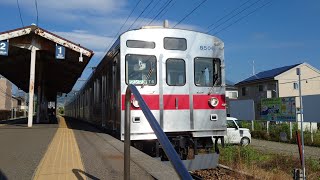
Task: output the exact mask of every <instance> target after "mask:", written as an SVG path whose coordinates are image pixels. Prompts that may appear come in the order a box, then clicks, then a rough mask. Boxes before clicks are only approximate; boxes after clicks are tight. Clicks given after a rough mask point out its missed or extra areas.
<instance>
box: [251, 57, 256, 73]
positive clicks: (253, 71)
mask: <svg viewBox="0 0 320 180" xmlns="http://www.w3.org/2000/svg"><path fill="white" fill-rule="evenodd" d="M255 74H256V73H255V70H254V60H252V75H255Z"/></svg>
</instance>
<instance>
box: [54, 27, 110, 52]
mask: <svg viewBox="0 0 320 180" xmlns="http://www.w3.org/2000/svg"><path fill="white" fill-rule="evenodd" d="M52 32H53V33H54V34H57V35H59V36H61V37H63V38H65V39H68V40H71V41H72V42H74V43H77V44H80V45H81V46H84V47H86V48H89V49H91V50H93V51H97V52H99V51H102V50H104V49H105V48H106V47H107V46H108V45H109V44H110V42H111V41H112V40H113V37H106V36H102V35H97V34H92V33H89V32H88V31H85V30H73V31H71V32H64V31H52ZM95 54H96V53H95Z"/></svg>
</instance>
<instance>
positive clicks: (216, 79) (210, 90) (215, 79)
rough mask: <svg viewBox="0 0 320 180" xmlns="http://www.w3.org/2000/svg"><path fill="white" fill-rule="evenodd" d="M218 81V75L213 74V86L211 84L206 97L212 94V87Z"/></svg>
mask: <svg viewBox="0 0 320 180" xmlns="http://www.w3.org/2000/svg"><path fill="white" fill-rule="evenodd" d="M219 79H220V78H219V76H218V74H215V75H214V80H213V84H212V87H211V88H210V89H209V92H208V95H210V94H211V93H212V90H213V88H214V86H215V85H216V84H217V82H218V80H219Z"/></svg>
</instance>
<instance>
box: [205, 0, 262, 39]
mask: <svg viewBox="0 0 320 180" xmlns="http://www.w3.org/2000/svg"><path fill="white" fill-rule="evenodd" d="M260 1H262V0H257V1H255V2H253V3H252V4H250V5H249V6H247V7H246V8H244V9H242V10H241V11H239V12H238V13H237V14H235V15H233V16H231V17H230V18H228V19H227V20H225V21H223V22H222V23H220V24H218V26H215V27H214V28H212V29H210V30H209V31H208V32H207V33H210V32H211V31H213V30H215V29H217V28H218V27H220V26H221V25H223V24H225V23H226V22H228V21H229V20H231V19H232V18H234V17H235V16H237V15H239V14H241V13H243V12H244V11H246V10H247V9H249V8H250V7H252V6H253V5H255V4H257V3H258V2H260Z"/></svg>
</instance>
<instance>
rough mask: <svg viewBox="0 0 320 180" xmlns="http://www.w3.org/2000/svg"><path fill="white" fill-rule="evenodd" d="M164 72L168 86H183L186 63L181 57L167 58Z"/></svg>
mask: <svg viewBox="0 0 320 180" xmlns="http://www.w3.org/2000/svg"><path fill="white" fill-rule="evenodd" d="M166 73H167V74H166V82H167V84H168V85H169V86H184V85H185V84H186V63H185V61H184V60H183V59H174V58H169V59H167V61H166Z"/></svg>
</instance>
